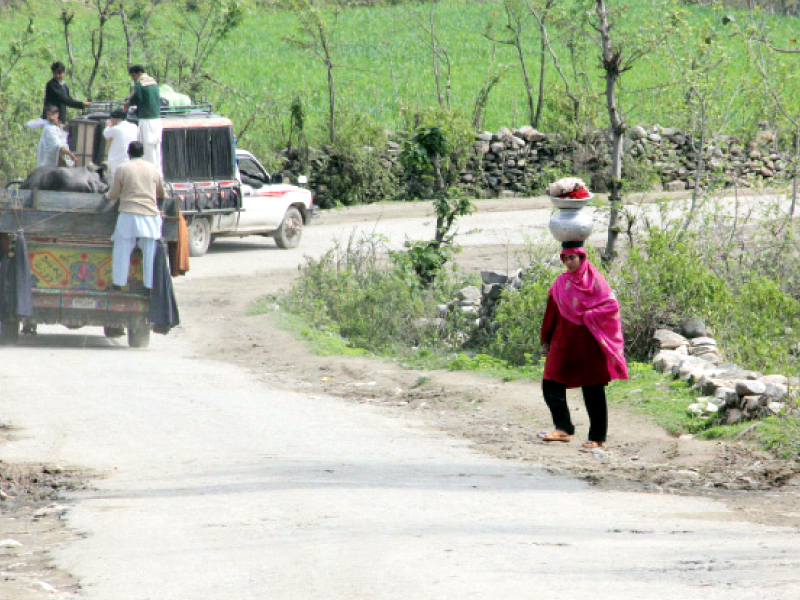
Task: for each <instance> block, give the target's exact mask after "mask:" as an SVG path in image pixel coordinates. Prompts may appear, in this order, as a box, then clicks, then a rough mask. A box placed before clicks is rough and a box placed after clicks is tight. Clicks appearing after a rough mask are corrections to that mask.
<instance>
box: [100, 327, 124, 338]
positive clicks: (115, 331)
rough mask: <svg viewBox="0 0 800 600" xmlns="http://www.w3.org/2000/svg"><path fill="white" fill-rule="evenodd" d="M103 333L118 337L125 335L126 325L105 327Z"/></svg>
mask: <svg viewBox="0 0 800 600" xmlns="http://www.w3.org/2000/svg"><path fill="white" fill-rule="evenodd" d="M103 334H104V335H105V336H106V337H107V338H118V337H122V336H123V335H125V328H124V327H103Z"/></svg>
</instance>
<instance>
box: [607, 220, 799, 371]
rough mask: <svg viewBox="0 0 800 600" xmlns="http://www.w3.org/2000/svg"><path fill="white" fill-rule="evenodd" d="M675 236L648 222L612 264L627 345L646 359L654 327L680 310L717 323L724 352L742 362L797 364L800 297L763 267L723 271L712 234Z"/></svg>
mask: <svg viewBox="0 0 800 600" xmlns="http://www.w3.org/2000/svg"><path fill="white" fill-rule="evenodd" d="M697 241H698V240H696V239H694V238H692V237H684V238H680V239H676V236H675V234H674V233H672V232H670V231H656V230H650V231H649V233H648V236H647V237H646V238H645V240H644V241H643V243H642V245H641V246H637V247H635V248H633V249H631V251H630V253H629V255H628V256H627V257H622V258H621V259H620V260H619V261H618V263H617V264H615V265H614V270H613V272H612V273H611V274H610V275H609V283H610V284H611V286H612V288H614V290H615V291H616V293H617V297H618V298H619V302H620V312H621V315H622V325H623V331H624V335H625V345H626V352H627V353H628V355H629V356H630V357H633V358H636V359H639V360H646V359H647V358H649V355H650V353H651V350H652V348H651V344H652V339H653V334H654V333H655V331H656V329H658V328H659V327H663V326H665V325H666V326H669V325H675V324H676V323H677V322H678V321H679V320H680V319H681V318H683V317H686V316H696V317H699V318H701V319H703V320H704V321H705V322H706V323H707V324H708V325H709V326H710V327H711V328H712V329H713V334H714V336H715V337H716V338H717V340H718V342H719V344H720V348H721V350H722V351H723V354H724V356H725V357H726V358H727V359H728V360H730V361H732V362H736V363H738V364H741V365H742V366H745V367H747V368H750V369H756V370H766V371H774V370H781V369H785V368H787V367H789V368H793V367H794V366H795V364H796V361H795V359H794V358H793V357H792V356H791V347H792V344H793V342H794V340H793V338H792V335H791V332H792V331H793V330H795V329H796V328H797V326H798V322H799V316H800V304H798V302H797V301H796V300H795V299H794V298H792V297H791V296H790V295H789V294H787V293H786V292H784V291H783V290H781V288H780V285H779V284H778V283H777V282H775V281H773V280H771V279H766V278H765V277H763V276H760V275H753V274H746V275H743V274H742V273H741V272H736V275H737V277H735V278H733V279H732V280H730V281H726V279H724V278H722V277H720V276H719V274H718V273H716V272H715V271H714V270H713V269H712V267H713V266H714V265H715V264H716V263H717V261H716V260H712V259H710V257H716V256H718V254H717V253H716V252H715V251H714V248H713V246H712V244H711V242H709V241H708V240H703V244H702V245H701V244H700V243H697Z"/></svg>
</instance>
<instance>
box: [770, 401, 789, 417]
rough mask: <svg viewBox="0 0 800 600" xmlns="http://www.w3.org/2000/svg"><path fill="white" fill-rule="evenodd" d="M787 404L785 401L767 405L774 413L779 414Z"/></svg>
mask: <svg viewBox="0 0 800 600" xmlns="http://www.w3.org/2000/svg"><path fill="white" fill-rule="evenodd" d="M785 406H786V403H785V402H770V403H769V404H768V405H767V408H769V409H770V411H772V413H773V414H775V415H777V414H780V412H781V411H782V410H783V409H784V407H785Z"/></svg>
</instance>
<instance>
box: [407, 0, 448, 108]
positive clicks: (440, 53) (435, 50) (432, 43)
mask: <svg viewBox="0 0 800 600" xmlns="http://www.w3.org/2000/svg"><path fill="white" fill-rule="evenodd" d="M435 5H436V0H429V10H428V14H427V16H424V15H423V14H421V13H419V12H417V11H412V12H411V20H412V21H413V22H414V23H415V24H416V25H417V26H418V27H419V30H420V36H421V41H422V43H424V44H425V45H426V46H429V47H430V50H431V66H432V69H433V79H434V83H435V84H436V99H437V100H438V102H439V106H441V107H443V108H446V109H447V110H450V86H451V70H452V69H451V64H450V54H448V52H447V49H446V48H445V47H444V45H443V44H442V43H441V40H439V37H438V36H437V35H436V13H435V11H434V8H435ZM443 77H444V93H442V78H443Z"/></svg>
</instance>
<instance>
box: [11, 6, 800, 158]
mask: <svg viewBox="0 0 800 600" xmlns="http://www.w3.org/2000/svg"><path fill="white" fill-rule="evenodd" d="M610 4H611V7H610V8H614V7H615V3H610ZM60 6H61V4H60V3H55V2H52V3H45V4H44V5H43V6H42V5H40V7H39V8H38V9H37V12H36V15H35V18H34V19H35V20H34V22H35V25H36V29H37V33H38V36H37V37H36V38H35V40H34V41H31V42H29V43H28V44H27V45H26V48H25V51H24V56H23V58H22V59H21V61H20V62H19V64H18V65H17V66H15V67H14V70H13V71H10V72H8V71H9V69H8V66H7V65H8V60H7V58H8V57H9V52H10V49H11V47H12V43H13V40H14V39H16V38H19V36H20V32H21V31H22V29H23V28H24V26H25V23H27V16H26V15H27V13H26V11H24V10H22V9H16V10H13V11H10V12H9V11H6V12H5V13H3V16H2V19H0V40H1V41H0V57H1V58H3V63H4V66H3V67H2V68H4V69H5V72H3V71H0V75H3V76H4V79H2V80H0V84H1V85H3V87H4V88H5V89H6V95H8V93H9V92H8V90H9V89H12V88H13V95H14V98H15V99H16V101H17V104H16V105H14V106H16V108H14V110H13V112H12V103H11V102H9V98H6V101H5V102H4V103H3V104H2V105H0V119H1V120H2V121H1V122H2V127H3V128H6V129H8V128H12V129H13V128H17V127H19V125H20V123H22V122H23V120H24V119H25V118H26V117H31V118H32V117H33V116H37V115H35V114H29V115H26V114H24V110H29V111H30V112H31V113H35V112H36V111H38V110H39V103H40V98H41V89H42V88H43V85H44V83H45V81H46V80H47V78H48V77H49V70H48V65H49V62H50V61H51V60H55V59H60V60H65V59H66V56H65V54H66V52H65V43H64V38H63V33H62V31H63V26H62V24H61V22H60V21H59V19H58V14H59V12H60V8H59V7H60ZM70 6H71V7H72V10H74V11H75V13H76V17H75V21H74V22H73V24H72V36H73V45H74V55H75V62H74V70H73V72H72V73H71V74H70V76H69V77H70V82H71V84H72V88H73V91H74V93H75V95H76V96H79V97H80V96H81V95H82V91H81V89H82V87H83V88H84V89H85V82H86V79H87V77H88V74H89V72H90V70H91V64H92V61H93V59H92V56H91V51H90V33H91V31H92V30H93V29H94V28H96V22H97V17H96V15H95V14H94V13H92V12H91V10H89V9H87V8H85V7H83V6H82V5H79V4H74V5H70ZM179 6H180V5H179V4H174V5H166V6H164V7H160V8H159V10H160V12H157V13H156V16H155V18H154V19H153V20H152V22H151V24H150V28H149V29H150V30H151V33H152V39H151V40H150V41H149V44H150V48H151V50H152V52H151V59H152V60H151V62H157V63H158V64H157V65H155V67H156V68H155V69H154V71H155V72H156V73H159V72H164V71H165V70H167V69H168V67H167V65H168V64H169V65H170V67H169V69H168V70H167V76H166V77H165V79H166V81H167V82H173V83H174V82H175V80H176V79H177V78H178V75H179V73H178V70H177V69H176V68H175V64H176V57H179V56H180V55H181V54H183V55H187V54H191V52H192V39H191V37H190V36H189V35H188V34H187V33H186V32H185V31H182V30H181V24H180V20H179V19H178V14H179V13H178V12H177V11H178V10H179V8H178V7H179ZM557 6H559V7H560V8H559V12H558V14H554V16H553V17H552V24H551V26H550V29H549V35H550V37H551V41H552V44H553V49H554V51H555V52H556V54H557V55H558V57H559V60H560V62H561V64H562V66H563V67H564V69H565V71H566V72H567V73H568V75H569V77H570V80H571V82H572V84H573V85H575V86H576V87H575V89H576V91H579V92H580V97H581V99H582V102H583V107H582V108H583V110H582V115H581V122H580V126H581V127H584V128H597V127H602V126H603V124H604V119H605V113H604V111H605V107H604V103H603V102H604V101H603V98H602V90H603V85H604V82H603V78H602V77H603V72H602V70H601V69H600V68H599V59H598V48H597V45H596V43H595V41H594V39H593V37H592V32H591V30H589V29H588V28H587V27H586V26H585V24H584V21H585V20H586V19H587V18H589V17H591V16H592V15H593V12H592V9H593V7H594V3H593V2H590V1H586V0H584V1H582V2H561V3H557ZM681 6H682V7H683V8H682V9H681V10H684V11H686V12H685V21H683V22H682V23H678V24H677V25H678V26H677V27H676V28H675V29H674V30H671V31H670V32H669V35H668V37H667V39H666V40H661V41H660V42H659V43H657V44H656V45H655V46H654V47H652V49H650V50H649V51H648V53H647V54H646V55H645V56H644V58H642V59H641V60H639V61H638V62H636V63H635V64H634V66H633V68H632V69H631V70H630V71H629V72H627V73H626V74H625V75H624V76H623V79H622V90H621V96H620V103H621V106H622V109H623V110H624V111H625V113H626V115H627V116H628V119H629V121H630V123H631V124H639V123H642V124H653V123H658V124H661V125H664V126H677V127H686V126H687V123H688V120H687V116H686V114H685V110H684V108H685V105H684V104H683V99H684V98H685V86H683V85H682V84H681V83H680V82H678V81H676V74H677V73H678V69H677V67H676V64H677V63H676V62H675V61H676V60H678V61H685V60H688V58H691V56H693V55H694V54H695V53H696V52H697V49H698V48H702V49H704V50H706V51H707V52H706V54H705V55H704V58H703V60H704V61H706V63H705V64H710V63H711V62H712V61H713V62H716V61H717V60H720V64H719V66H718V67H717V68H716V69H714V70H713V72H712V73H711V76H710V77H709V81H708V82H705V83H704V85H706V86H707V87H706V88H705V89H707V90H708V94H709V98H710V99H711V101H712V104H714V105H715V106H716V111H717V112H722V111H723V108H724V107H725V106H727V104H728V103H729V102H730V101H731V100H732V106H733V110H732V111H731V114H730V115H727V118H726V119H724V121H723V119H722V117H718V118H719V122H720V123H723V122H724V127H722V126H720V129H721V130H722V129H724V131H723V132H724V133H739V132H747V131H750V130H752V129H753V127H754V126H755V124H756V123H757V122H759V121H762V120H764V119H767V118H772V117H775V118H776V119H777V117H778V116H779V115H778V114H777V112H776V111H775V109H774V108H772V107H771V106H770V102H769V100H768V97H767V94H765V92H764V89H765V87H764V86H763V84H762V83H761V81H760V79H759V77H758V73H757V71H756V69H755V68H754V66H753V63H752V61H751V59H750V54H749V52H750V51H749V50H748V44H747V41H746V39H745V37H744V36H741V35H733V33H734V32H735V31H736V30H737V28H738V30H739V31H746V28H747V26H748V23H747V20H748V17H747V15H746V14H743V13H730V12H724V11H720V10H712V9H702V8H696V7H693V8H686V7H685V6H684V5H681ZM629 7H630V8H628V9H627V10H626V11H625V12H624V13H622V14H619V15H615V16H614V18H615V19H616V21H617V24H618V25H617V27H616V29H615V30H614V35H615V36H618V37H617V39H621V40H625V41H626V48H629V49H630V48H634V47H636V42H631V41H629V38H630V36H631V35H636V36H639V37H643V38H648V36H649V37H650V38H651V39H655V38H657V37H659V35H660V32H663V31H666V28H668V27H669V22H670V20H669V15H670V14H671V10H672V9H671V8H669V5H668V4H667V3H665V2H654V1H652V0H635V1H632V2H630V3H629ZM429 8H430V5H428V4H418V3H407V4H397V5H391V6H389V5H386V6H372V7H365V8H347V9H344V10H343V11H342V12H341V13H340V14H339V16H338V18H337V19H334V18H333V15H332V13H330V12H327V13H324V14H325V17H326V18H327V19H328V22H329V25H330V26H331V31H332V39H333V47H334V50H335V53H336V54H335V57H336V64H337V66H336V69H335V73H336V77H337V93H338V104H337V110H338V113H339V118H340V120H341V121H342V122H350V123H353V124H355V126H362V125H364V124H366V123H367V122H369V123H372V124H375V125H377V126H379V127H381V128H386V129H397V128H402V127H404V125H406V124H407V122H408V121H407V120H408V118H409V115H411V114H414V113H416V112H420V111H424V110H425V109H426V108H430V107H433V106H435V105H436V104H437V100H436V91H435V87H434V79H433V75H432V68H431V62H432V59H431V51H430V47H429V43H428V42H429V40H426V39H425V34H424V32H423V30H422V27H421V25H420V24H419V23H420V20H425V19H428V18H429V17H430V15H429V12H428V11H429ZM433 10H434V22H435V26H436V32H437V35H438V37H439V39H440V42H441V45H442V47H444V48H445V49H446V51H447V53H448V55H449V58H450V62H451V69H452V72H451V107H452V108H453V109H454V110H456V111H459V112H461V113H462V114H463V115H464V116H465V117H468V118H470V119H471V116H472V111H473V105H474V103H475V98H476V95H477V94H478V92H479V90H480V88H481V87H482V85H483V83H484V81H485V79H486V77H487V73H488V72H489V69H490V64H491V62H492V56H493V55H494V68H495V69H496V68H498V67H499V65H506V66H507V67H508V68H509V70H508V71H507V73H506V74H505V76H504V77H503V78H502V79H501V81H500V83H499V84H498V85H497V86H496V87H495V88H494V90H493V91H492V93H491V96H490V98H489V102H488V105H487V107H486V112H485V125H484V127H485V128H486V129H488V130H493V131H494V130H497V129H498V128H499V127H501V126H512V127H513V126H520V125H523V124H526V123H527V122H528V120H529V119H528V112H527V101H526V95H525V92H524V88H523V87H522V78H521V73H520V69H519V62H518V60H517V57H516V54H515V52H516V51H515V49H514V48H513V47H511V46H507V45H494V46H493V44H492V43H491V42H490V41H489V40H488V39H487V38H486V37H484V35H483V33H484V32H485V31H486V27H487V25H488V24H489V23H491V22H494V23H495V24H496V25H498V26H502V25H503V24H504V22H505V13H504V11H503V4H502V2H498V1H497V0H491V1H488V2H465V1H462V0H444V1H442V2H440V3H438V4H435V5H434V9H433ZM727 14H733V15H735V17H736V19H735V21H734V24H731V25H727V26H723V25H722V22H721V18H722V16H724V15H727ZM534 24H535V22H534V21H533V20H532V18H528V19H527V25H526V29H525V31H524V36H523V37H524V40H525V48H526V52H527V53H526V59H527V61H528V69H529V71H530V73H531V77H532V79H533V83H534V85H537V84H538V48H539V37H538V32H537V31H536V28H535V27H534ZM767 24H768V26H769V28H770V29H769V33H770V36H771V38H772V39H774V40H775V41H776V43H779V44H782V45H788V46H791V45H792V44H794V43H795V42H794V40H793V38H794V36H795V34H796V32H797V31H798V29H800V20H798V19H796V18H789V17H773V18H771V20H769V21H767ZM497 29H499V27H498V28H497ZM714 30H716V34H714V33H710V32H713V31H714ZM296 32H297V19H296V18H295V16H294V15H293V14H292V13H291V12H288V11H286V10H280V9H274V8H265V7H263V6H259V7H254V6H251V7H250V8H248V9H247V13H246V16H245V18H244V20H243V22H242V24H241V25H240V26H239V27H238V28H237V29H236V30H235V31H234V32H233V34H232V35H231V36H230V37H229V38H228V39H226V40H224V41H222V42H221V43H220V44H219V45H218V46H217V48H216V50H215V51H214V53H213V54H212V56H211V57H210V59H209V61H208V62H207V64H206V68H205V71H206V72H207V73H208V74H209V75H210V76H211V78H212V79H213V80H214V81H215V82H217V83H211V82H208V81H206V82H205V83H204V84H203V85H204V87H203V89H202V91H201V94H202V95H203V96H204V98H205V99H208V100H212V101H214V102H215V104H216V106H217V108H218V110H219V111H220V112H222V113H224V114H227V115H230V116H232V117H233V118H234V120H235V123H236V125H237V128H238V130H239V132H240V133H243V135H242V136H241V137H242V143H243V144H246V145H247V146H248V147H250V148H252V149H253V150H255V151H256V152H257V153H259V154H260V155H261V156H266V155H268V154H269V153H270V151H271V150H274V149H275V148H279V147H281V146H283V145H285V143H286V138H287V132H288V126H289V106H290V103H291V101H292V99H293V98H294V97H296V96H299V97H300V98H301V99H302V101H303V104H304V107H305V111H306V117H307V125H306V133H307V136H308V138H309V139H310V141H311V142H312V144H313V143H319V142H320V141H321V140H323V139H324V126H325V123H326V111H327V103H328V98H327V87H326V74H325V70H324V68H323V66H322V64H321V63H320V62H318V61H316V60H315V59H314V58H313V57H311V56H310V55H309V54H307V53H304V52H303V51H301V50H298V49H297V48H295V47H293V46H292V45H291V44H289V42H288V41H287V39H286V38H287V36H291V35H296ZM106 35H107V36H108V37H107V42H106V50H105V53H104V56H103V59H102V61H101V69H100V74H99V77H98V80H97V83H96V84H95V91H96V93H95V94H94V98H95V99H115V100H120V99H122V98H123V97H124V96H125V94H126V92H127V90H128V78H127V75H126V59H125V55H124V43H123V37H122V34H121V25H120V21H119V19H118V18H111V20H110V21H109V22H108V25H107V26H106ZM711 38H713V39H711ZM704 40H705V41H704ZM709 40H711V41H710V43H708V44H706V43H705V42H706V41H709ZM570 48H571V50H570ZM571 57H573V58H574V60H571ZM770 59H771V60H777V61H778V62H777V63H775V73H776V75H775V77H774V79H773V85H772V86H771V87H772V88H774V89H778V90H779V91H780V93H781V95H782V97H784V98H786V99H787V102H788V106H789V108H790V110H791V111H793V113H798V112H800V100H798V99H797V98H800V94H798V93H797V92H800V90H799V89H798V83H797V81H796V79H795V77H794V73H795V72H796V71H797V68H796V64H797V63H798V61H800V55H789V54H785V55H779V54H775V53H772V54H771V55H770ZM133 60H134V62H144V63H145V64H148V59H147V57H146V56H145V54H144V53H143V52H142V49H141V48H140V47H138V46H137V47H135V48H134V55H133ZM6 72H8V74H7V75H5V73H6ZM698 77H699V75H698ZM162 81H163V80H162ZM545 81H546V84H545V89H546V96H545V107H544V113H543V118H542V122H541V123H540V129H541V130H543V131H545V132H552V131H556V130H563V129H564V128H565V127H566V125H565V124H566V114H567V112H566V109H567V106H568V105H567V103H566V98H565V94H564V84H563V83H562V81H561V79H560V78H559V77H558V75H557V73H556V72H555V70H554V69H553V66H552V61H551V60H549V59H548V71H547V76H546V80H545ZM20 97H25V98H29V99H30V102H29V106H27V107H25V108H24V110H20V108H19V106H20V103H22V106H24V102H23V101H22V100H20ZM248 120H252V122H251V123H249V124H248V125H247V126H246V127H245V124H247V123H248ZM346 129H347V128H345V130H346ZM20 135H25V133H24V132H21V133H20ZM0 137H2V133H0ZM30 139H31V140H34V139H35V135H32V136H30Z"/></svg>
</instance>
